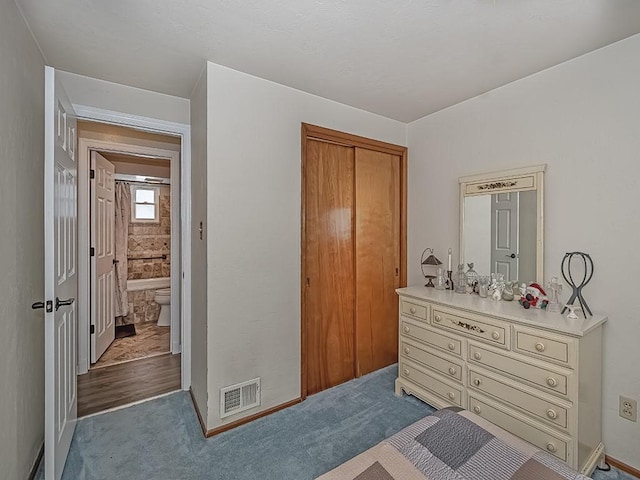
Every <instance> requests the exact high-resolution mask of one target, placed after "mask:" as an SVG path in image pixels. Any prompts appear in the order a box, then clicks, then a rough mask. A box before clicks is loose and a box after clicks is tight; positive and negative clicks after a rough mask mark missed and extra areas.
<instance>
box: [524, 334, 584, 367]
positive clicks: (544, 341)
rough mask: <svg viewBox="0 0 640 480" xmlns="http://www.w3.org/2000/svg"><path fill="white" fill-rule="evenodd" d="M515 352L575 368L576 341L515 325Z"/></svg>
mask: <svg viewBox="0 0 640 480" xmlns="http://www.w3.org/2000/svg"><path fill="white" fill-rule="evenodd" d="M514 335H515V338H514V342H513V350H514V351H517V352H520V353H524V354H525V355H531V356H533V357H537V358H541V359H543V360H548V361H551V362H554V363H560V364H561V365H566V366H569V367H572V368H573V367H575V359H574V357H575V354H574V352H575V340H574V339H572V338H569V337H563V336H560V335H554V334H552V333H548V332H540V331H537V330H533V329H529V328H527V327H523V326H520V325H514Z"/></svg>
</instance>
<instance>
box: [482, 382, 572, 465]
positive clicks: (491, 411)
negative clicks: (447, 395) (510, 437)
mask: <svg viewBox="0 0 640 480" xmlns="http://www.w3.org/2000/svg"><path fill="white" fill-rule="evenodd" d="M469 410H470V411H472V412H473V413H475V414H476V415H479V416H481V417H482V418H484V419H486V420H488V421H490V422H491V423H493V424H495V425H498V426H499V427H502V428H504V429H505V430H507V431H508V432H511V433H513V434H514V435H516V436H518V437H520V438H522V439H524V440H526V441H527V442H529V443H531V444H533V445H535V446H536V447H538V448H540V449H542V450H546V451H547V452H549V453H551V454H552V455H554V456H556V457H558V458H559V459H560V460H562V461H563V462H566V461H567V450H568V443H569V440H568V437H567V439H564V438H562V437H561V436H560V435H554V434H552V433H550V432H548V431H546V429H544V427H542V426H540V427H536V426H534V425H532V424H530V423H528V422H524V421H523V420H521V419H520V418H518V415H517V413H516V412H512V411H510V410H509V409H507V408H503V407H502V406H500V405H499V404H496V403H494V404H493V405H490V404H489V402H487V401H485V400H484V399H479V398H477V397H476V396H474V395H473V394H470V395H469ZM532 423H533V422H532Z"/></svg>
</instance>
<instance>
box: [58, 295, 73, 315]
mask: <svg viewBox="0 0 640 480" xmlns="http://www.w3.org/2000/svg"><path fill="white" fill-rule="evenodd" d="M75 300H76V299H75V298H69V299H67V300H60V299H59V298H58V297H56V312H57V311H58V309H59V308H60V307H66V306H67V305H71V304H72V303H73V302H75Z"/></svg>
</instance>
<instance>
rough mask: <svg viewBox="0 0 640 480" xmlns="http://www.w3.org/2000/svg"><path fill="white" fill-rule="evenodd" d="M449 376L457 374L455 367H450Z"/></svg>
mask: <svg viewBox="0 0 640 480" xmlns="http://www.w3.org/2000/svg"><path fill="white" fill-rule="evenodd" d="M449 374H450V375H455V374H456V369H455V368H453V367H449Z"/></svg>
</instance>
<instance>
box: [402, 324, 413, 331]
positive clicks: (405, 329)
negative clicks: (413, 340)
mask: <svg viewBox="0 0 640 480" xmlns="http://www.w3.org/2000/svg"><path fill="white" fill-rule="evenodd" d="M403 330H404V333H409V332H410V331H411V329H410V328H409V327H408V326H406V325H405V326H404V328H403Z"/></svg>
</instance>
